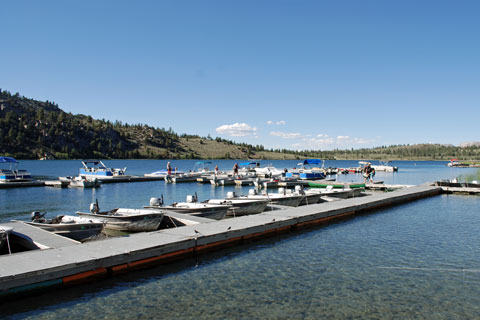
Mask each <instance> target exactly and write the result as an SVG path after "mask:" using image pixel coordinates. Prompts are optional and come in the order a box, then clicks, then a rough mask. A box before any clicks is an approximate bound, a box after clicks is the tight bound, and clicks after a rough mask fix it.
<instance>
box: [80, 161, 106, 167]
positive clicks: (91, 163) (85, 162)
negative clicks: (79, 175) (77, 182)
mask: <svg viewBox="0 0 480 320" xmlns="http://www.w3.org/2000/svg"><path fill="white" fill-rule="evenodd" d="M82 164H83V166H84V167H85V168H88V165H89V164H90V165H94V166H100V168H106V167H107V166H106V165H105V164H104V163H103V162H102V161H100V160H83V161H82Z"/></svg>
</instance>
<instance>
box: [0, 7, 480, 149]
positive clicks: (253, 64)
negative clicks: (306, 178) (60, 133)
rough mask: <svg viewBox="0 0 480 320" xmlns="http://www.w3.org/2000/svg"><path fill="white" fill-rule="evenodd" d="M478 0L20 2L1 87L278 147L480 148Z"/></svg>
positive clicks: (3, 20) (5, 44)
mask: <svg viewBox="0 0 480 320" xmlns="http://www.w3.org/2000/svg"><path fill="white" fill-rule="evenodd" d="M479 16H480V1H453V0H452V1H442V0H436V1H408V0H404V1H393V0H392V1H388V0H384V1H369V0H365V1H359V0H354V1H347V0H345V1H321V0H317V1H302V0H300V1H282V0H278V1H273V0H270V1H261V0H250V1H228V0H227V1H225V0H222V1H199V0H195V1H181V0H179V1H160V0H158V1H53V0H52V1H48V0H47V1H22V0H19V1H9V2H4V3H2V9H1V10H0V39H1V40H0V41H1V42H0V43H1V44H0V62H1V68H0V88H1V89H3V90H9V91H11V92H12V93H15V92H19V93H20V94H21V95H24V96H26V97H29V98H34V99H40V100H50V101H55V102H56V103H58V104H59V106H60V107H61V108H62V109H63V110H65V111H66V112H72V113H74V114H77V113H82V114H88V115H91V116H93V117H94V118H100V119H101V118H104V119H108V120H112V121H115V120H120V121H123V122H128V123H145V124H148V125H151V126H155V127H163V128H169V127H172V128H173V129H174V130H175V131H176V132H178V133H191V134H199V135H202V136H206V135H208V134H210V135H211V136H212V137H216V136H220V137H222V138H227V139H231V140H235V141H239V142H247V143H252V144H263V145H264V146H266V147H268V148H287V149H322V150H324V149H333V148H341V149H344V148H361V147H371V146H381V145H391V144H415V143H448V144H455V145H458V144H459V143H461V142H464V141H480V133H479V130H478V127H479V119H480V105H479V101H480V41H479V35H480V19H479V18H478V17H479Z"/></svg>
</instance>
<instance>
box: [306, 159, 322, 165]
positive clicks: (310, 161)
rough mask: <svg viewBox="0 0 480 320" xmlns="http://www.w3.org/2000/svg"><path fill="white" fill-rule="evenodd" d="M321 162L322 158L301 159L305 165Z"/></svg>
mask: <svg viewBox="0 0 480 320" xmlns="http://www.w3.org/2000/svg"><path fill="white" fill-rule="evenodd" d="M321 163H322V160H320V159H305V160H304V161H303V164H304V165H306V164H321Z"/></svg>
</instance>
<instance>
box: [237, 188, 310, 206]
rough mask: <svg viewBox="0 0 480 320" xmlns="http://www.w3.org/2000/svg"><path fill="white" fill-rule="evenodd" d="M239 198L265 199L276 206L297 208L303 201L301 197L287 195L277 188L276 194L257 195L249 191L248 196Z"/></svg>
mask: <svg viewBox="0 0 480 320" xmlns="http://www.w3.org/2000/svg"><path fill="white" fill-rule="evenodd" d="M239 198H246V199H264V200H265V199H266V200H269V201H270V202H271V203H273V204H278V205H282V206H288V207H297V206H298V205H299V204H300V202H301V201H302V199H303V195H298V194H294V193H287V192H286V190H285V189H284V188H279V189H278V193H267V192H266V193H262V194H259V193H258V192H257V190H255V189H250V190H249V191H248V195H246V196H240V197H239Z"/></svg>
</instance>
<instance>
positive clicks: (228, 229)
mask: <svg viewBox="0 0 480 320" xmlns="http://www.w3.org/2000/svg"><path fill="white" fill-rule="evenodd" d="M441 192H442V189H441V188H440V187H437V186H427V185H423V186H415V187H411V188H406V189H402V190H397V191H394V192H389V193H380V194H374V195H370V196H366V197H358V198H351V199H346V200H342V201H335V202H325V203H321V204H314V205H308V206H302V207H297V208H288V209H285V210H271V211H264V212H263V213H260V214H256V215H248V216H242V217H237V218H231V219H224V220H219V221H217V220H214V221H207V220H204V221H198V222H199V223H195V224H193V225H186V226H183V227H178V228H171V229H164V230H159V231H154V232H148V233H137V234H132V235H130V236H127V237H119V238H109V239H106V240H99V241H92V242H87V243H83V244H76V243H69V244H68V245H66V244H65V245H60V246H57V247H55V246H53V245H52V244H50V245H45V247H48V248H49V249H44V250H33V251H28V252H22V253H17V254H12V255H4V256H1V257H0V295H3V296H12V295H15V294H19V293H22V294H23V293H31V292H32V290H33V291H35V290H43V289H47V288H52V287H57V286H64V285H73V284H77V283H81V282H84V281H91V280H94V279H97V278H99V277H107V276H111V275H115V274H117V273H122V272H127V271H130V270H133V269H136V268H139V267H145V266H148V265H150V264H159V263H165V262H169V261H171V260H176V259H181V258H184V257H188V256H193V255H196V254H198V253H202V252H204V251H208V250H215V249H218V248H222V247H224V246H230V245H234V244H236V243H243V242H246V241H252V240H254V239H257V238H261V237H266V236H272V235H275V234H278V233H284V232H291V231H294V230H297V229H299V228H303V227H308V226H316V225H320V224H323V223H326V222H329V221H333V220H337V219H343V218H346V217H352V216H354V215H355V214H357V213H362V212H366V211H371V210H374V209H378V208H381V207H385V206H391V205H398V204H402V203H406V202H409V201H413V200H416V199H420V198H424V197H430V196H434V195H438V194H440V193H441ZM38 241H40V240H38Z"/></svg>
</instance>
